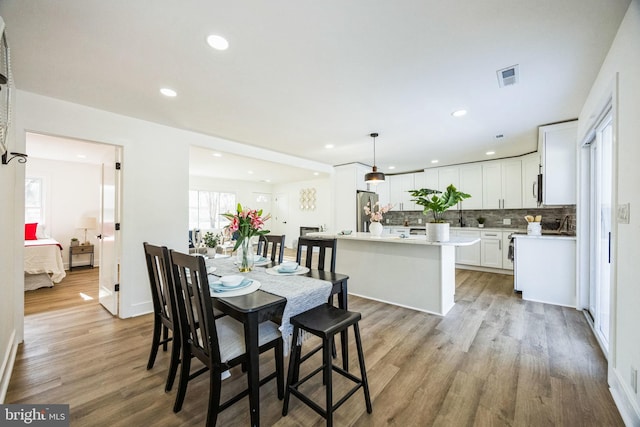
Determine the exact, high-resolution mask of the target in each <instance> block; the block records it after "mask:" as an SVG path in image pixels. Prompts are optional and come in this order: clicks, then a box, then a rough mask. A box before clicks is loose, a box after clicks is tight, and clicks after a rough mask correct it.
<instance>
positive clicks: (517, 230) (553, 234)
mask: <svg viewBox="0 0 640 427" xmlns="http://www.w3.org/2000/svg"><path fill="white" fill-rule="evenodd" d="M385 227H389V228H392V227H393V228H411V229H420V230H424V229H425V226H424V225H408V226H402V225H385ZM450 229H451V230H456V231H457V230H468V231H499V232H502V231H505V232H507V233H514V236H520V237H522V236H527V228H526V227H483V228H480V227H456V226H451V227H450ZM542 235H543V237H550V238H558V237H560V238H566V237H573V238H575V237H576V234H575V232H566V231H561V232H559V231H556V230H542ZM529 237H540V236H529Z"/></svg>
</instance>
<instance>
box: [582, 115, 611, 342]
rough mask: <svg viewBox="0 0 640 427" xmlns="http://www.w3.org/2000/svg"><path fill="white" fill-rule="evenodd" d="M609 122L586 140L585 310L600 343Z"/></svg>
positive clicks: (607, 286)
mask: <svg viewBox="0 0 640 427" xmlns="http://www.w3.org/2000/svg"><path fill="white" fill-rule="evenodd" d="M612 151H613V123H612V119H611V114H608V115H606V116H605V118H604V119H603V120H602V121H601V122H600V124H599V125H598V126H597V127H596V129H595V135H594V138H593V140H592V141H591V144H590V177H591V191H590V200H591V203H590V206H591V210H590V212H589V235H590V245H589V246H590V249H591V250H590V271H589V273H590V274H589V275H590V280H589V308H588V310H589V313H590V314H591V317H592V319H593V323H594V329H595V331H596V334H597V335H598V337H599V339H600V341H601V342H602V344H603V346H604V347H605V348H606V349H607V350H608V346H609V320H610V291H611V212H612V200H613V198H612V185H613V182H612V166H613V164H612Z"/></svg>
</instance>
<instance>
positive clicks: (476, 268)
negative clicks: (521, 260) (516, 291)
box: [456, 264, 514, 276]
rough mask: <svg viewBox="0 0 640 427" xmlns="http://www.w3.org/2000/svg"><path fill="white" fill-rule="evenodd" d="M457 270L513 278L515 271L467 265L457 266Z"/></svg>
mask: <svg viewBox="0 0 640 427" xmlns="http://www.w3.org/2000/svg"><path fill="white" fill-rule="evenodd" d="M456 268H459V269H460V270H473V271H482V272H484V273H498V274H507V275H509V276H513V275H514V274H513V270H507V269H502V268H493V267H482V266H479V265H467V264H456Z"/></svg>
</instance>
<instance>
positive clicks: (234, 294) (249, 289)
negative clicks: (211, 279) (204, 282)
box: [211, 280, 261, 298]
mask: <svg viewBox="0 0 640 427" xmlns="http://www.w3.org/2000/svg"><path fill="white" fill-rule="evenodd" d="M260 286H261V283H260V282H258V281H257V280H254V281H253V282H252V283H251V284H250V285H249V286H247V287H245V288H241V289H235V290H233V291H226V292H211V296H212V297H214V298H228V297H239V296H240V295H247V294H250V293H252V292H255V291H257V290H258V289H260Z"/></svg>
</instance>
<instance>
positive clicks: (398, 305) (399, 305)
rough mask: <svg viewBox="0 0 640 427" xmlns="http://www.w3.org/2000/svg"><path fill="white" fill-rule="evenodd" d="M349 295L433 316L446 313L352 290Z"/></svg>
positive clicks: (441, 315)
mask: <svg viewBox="0 0 640 427" xmlns="http://www.w3.org/2000/svg"><path fill="white" fill-rule="evenodd" d="M349 295H354V296H357V297H359V298H364V299H368V300H371V301H378V302H383V303H385V304H389V305H395V306H396V307H402V308H408V309H409V310H413V311H420V312H422V313H428V314H433V315H434V316H440V317H444V316H445V315H446V313H445V314H444V315H443V314H440V313H436V312H435V311H429V310H424V309H422V308H416V307H411V306H409V305H405V304H398V303H397V302H391V301H387V300H383V299H380V298H372V297H370V296H368V295H366V296H365V295H360V294H354V293H352V292H349Z"/></svg>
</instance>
